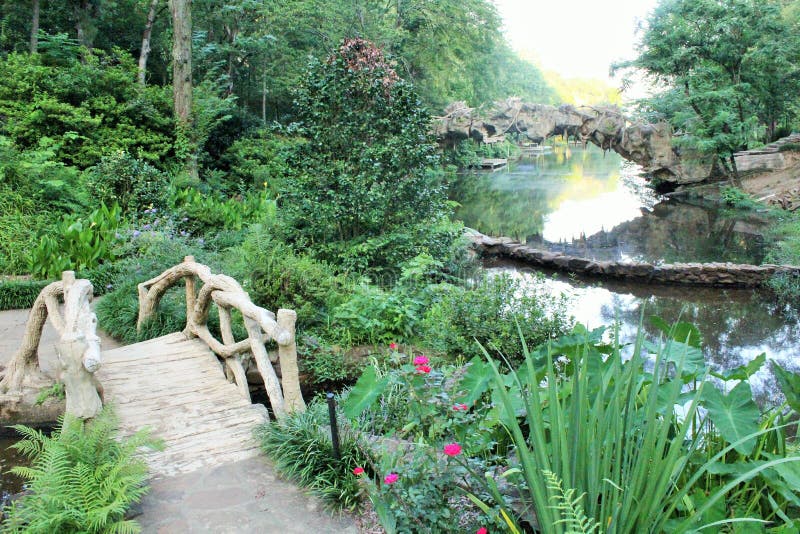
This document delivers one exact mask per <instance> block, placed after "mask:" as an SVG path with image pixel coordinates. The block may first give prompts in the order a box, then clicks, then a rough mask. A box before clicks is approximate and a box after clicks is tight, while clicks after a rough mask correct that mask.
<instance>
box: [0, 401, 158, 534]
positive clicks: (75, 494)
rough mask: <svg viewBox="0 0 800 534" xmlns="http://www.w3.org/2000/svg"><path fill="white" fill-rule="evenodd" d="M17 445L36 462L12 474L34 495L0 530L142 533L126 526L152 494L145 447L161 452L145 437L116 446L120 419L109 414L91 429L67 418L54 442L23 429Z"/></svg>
mask: <svg viewBox="0 0 800 534" xmlns="http://www.w3.org/2000/svg"><path fill="white" fill-rule="evenodd" d="M13 428H14V429H15V430H16V431H17V432H18V433H20V434H21V435H22V436H23V439H22V440H21V441H19V442H18V443H16V444H15V445H12V447H14V448H15V449H17V450H18V451H20V452H21V453H22V454H24V455H25V456H26V457H28V458H30V459H31V465H30V467H15V468H13V469H12V470H11V471H12V472H13V473H15V474H17V475H19V476H21V477H22V478H24V479H25V480H27V482H28V488H29V490H30V494H29V495H26V496H24V497H23V498H22V499H20V500H19V501H17V502H16V503H14V504H13V505H12V506H10V508H9V509H8V510H6V514H7V515H6V519H5V521H4V522H3V523H2V524H0V530H2V531H3V532H8V533H10V534H18V533H43V534H44V533H51V532H59V533H62V532H63V533H72V532H81V533H89V534H94V533H120V534H129V533H136V532H139V531H140V530H141V529H140V527H139V524H138V523H136V522H135V521H130V520H125V513H126V512H127V510H128V509H129V508H130V507H131V505H132V504H134V503H136V502H139V501H140V500H141V498H142V497H143V496H144V495H145V493H146V492H147V489H148V487H147V485H146V484H145V483H146V481H147V465H146V464H145V463H144V461H143V460H142V459H141V457H140V454H139V451H140V450H141V448H142V447H151V448H156V447H158V444H157V443H155V442H153V441H152V440H151V439H150V438H149V437H148V436H147V434H146V433H145V432H138V433H136V434H134V435H133V436H131V437H129V438H126V439H122V440H117V438H116V428H117V419H116V417H115V416H114V413H113V410H111V409H110V408H108V407H107V408H105V409H104V410H103V411H102V412H101V414H100V415H99V416H98V417H97V418H96V419H94V420H93V421H92V422H91V423H84V422H82V421H81V420H78V419H71V418H62V419H61V420H59V429H58V430H57V431H55V432H54V433H53V434H52V436H49V437H48V436H46V435H44V434H43V433H42V432H40V431H38V430H34V429H31V428H28V427H25V426H22V425H17V426H15V427H13Z"/></svg>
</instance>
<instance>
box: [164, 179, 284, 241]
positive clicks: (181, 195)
mask: <svg viewBox="0 0 800 534" xmlns="http://www.w3.org/2000/svg"><path fill="white" fill-rule="evenodd" d="M170 196H171V199H170V203H171V205H172V209H173V210H174V211H175V212H176V213H177V214H178V216H180V217H182V220H183V222H182V225H181V226H182V227H183V228H185V229H186V230H188V231H190V232H194V233H204V232H209V231H213V230H217V231H219V230H223V229H224V230H241V229H242V228H243V227H244V226H246V225H247V224H249V223H252V222H258V221H265V220H267V221H269V220H271V219H273V218H274V216H275V202H274V201H273V200H270V199H269V198H268V197H267V194H266V193H265V192H254V193H248V194H246V195H244V196H240V197H238V198H223V197H220V196H218V195H216V194H214V193H208V194H203V193H201V192H200V191H198V190H196V189H192V188H185V189H173V190H172V191H171V192H170Z"/></svg>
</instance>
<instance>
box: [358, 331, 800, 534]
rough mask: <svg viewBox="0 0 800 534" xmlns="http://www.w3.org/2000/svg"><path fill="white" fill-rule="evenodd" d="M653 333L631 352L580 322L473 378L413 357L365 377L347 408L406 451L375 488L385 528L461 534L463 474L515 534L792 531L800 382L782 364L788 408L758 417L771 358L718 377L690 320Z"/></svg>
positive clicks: (490, 512) (474, 364)
mask: <svg viewBox="0 0 800 534" xmlns="http://www.w3.org/2000/svg"><path fill="white" fill-rule="evenodd" d="M654 324H655V325H656V326H657V328H658V329H660V330H661V332H662V335H663V336H664V337H662V340H661V342H660V343H654V342H651V341H649V340H647V339H644V337H643V333H642V332H641V331H640V334H639V336H638V337H637V340H636V342H635V345H634V348H633V353H632V354H629V355H625V356H624V355H623V354H622V350H621V349H622V348H623V347H622V346H621V345H620V344H619V343H618V342H617V341H616V339H617V337H616V334H613V335H612V339H613V340H614V341H612V342H611V343H607V342H605V341H603V337H604V336H603V329H598V330H595V331H587V330H586V329H585V328H583V327H580V326H579V327H576V329H575V330H574V331H573V333H572V334H571V335H569V336H565V337H562V338H559V339H557V340H555V341H553V342H551V343H548V344H547V345H545V346H542V347H539V348H536V349H533V348H531V349H530V350H529V349H528V348H527V347H525V348H524V353H525V357H524V361H523V363H522V365H521V366H520V367H519V368H517V367H516V366H513V367H511V368H509V369H506V368H504V367H503V366H500V365H498V364H497V363H496V362H495V360H494V359H493V358H491V357H489V354H488V353H486V354H485V357H486V360H482V359H480V358H476V359H474V360H473V361H471V362H469V363H468V365H467V366H466V368H465V369H457V368H455V369H454V368H453V367H452V366H447V365H442V364H440V363H438V362H435V361H432V360H430V359H429V358H427V357H425V356H421V355H417V356H413V355H409V356H405V355H402V354H398V355H397V356H399V361H398V362H397V363H399V365H398V366H397V367H395V368H393V369H389V370H388V371H384V370H383V369H376V368H367V369H366V370H365V371H364V373H363V375H362V376H361V378H359V380H358V382H357V384H356V385H355V386H354V387H353V389H352V390H351V391H350V393H349V395H348V397H347V398H346V400H345V402H344V411H345V413H346V414H347V415H348V417H350V418H351V420H353V421H354V424H357V425H359V427H360V428H363V429H364V430H366V431H367V432H370V433H375V434H379V435H384V436H387V437H389V436H390V437H391V438H392V439H394V440H397V439H402V440H404V441H402V442H401V443H407V444H408V446H409V447H410V449H405V450H402V452H401V453H400V454H399V455H398V454H396V449H395V448H386V449H381V459H380V461H379V462H378V465H379V466H380V467H379V469H378V471H377V472H376V473H375V475H374V476H375V478H376V480H373V481H371V482H369V483H368V486H367V487H368V491H369V495H370V499H371V500H372V502H373V504H374V505H375V508H376V511H378V513H379V515H380V516H381V521H382V523H383V525H384V526H385V527H387V531H388V532H395V531H397V532H402V531H406V530H408V529H411V530H414V529H415V527H414V526H413V525H414V524H415V522H418V521H422V522H423V523H417V524H424V525H425V527H426V528H430V529H431V531H432V532H448V531H451V527H448V525H447V521H450V525H452V524H453V523H454V522H455V521H457V520H459V519H462V520H463V519H464V518H463V513H464V506H463V504H462V503H459V502H458V501H457V499H455V496H456V495H458V493H455V494H454V493H452V484H448V483H447V481H449V480H452V479H453V477H456V478H457V479H458V480H459V481H460V482H459V484H460V485H461V486H462V488H464V490H463V492H464V493H466V494H467V495H469V496H470V500H471V501H472V502H473V503H476V504H477V505H478V506H479V507H480V509H481V510H482V511H483V512H484V513H485V515H484V516H483V517H482V520H483V521H485V522H487V523H488V524H490V525H493V526H494V527H495V528H498V529H499V528H504V529H508V530H510V531H512V532H522V531H523V530H524V529H529V528H531V526H532V525H539V528H540V529H541V531H542V532H551V533H566V532H616V533H621V532H625V533H638V532H695V531H697V530H702V529H703V527H709V528H710V527H718V528H719V527H722V526H723V525H726V524H730V525H731V526H735V525H737V524H739V523H750V524H753V525H756V524H759V523H764V522H771V523H773V524H774V525H775V529H776V530H774V531H775V532H784V531H785V532H791V531H792V529H793V528H794V525H795V524H796V521H798V519H800V499H799V498H798V497H799V496H798V494H797V487H796V486H794V485H793V481H794V480H795V477H796V473H797V468H798V465H800V454H798V451H797V448H796V445H794V444H792V442H791V438H790V436H792V435H793V432H794V430H795V429H796V422H792V421H796V420H795V419H794V418H795V417H796V414H795V413H793V412H792V410H796V409H797V408H799V407H800V399H799V398H798V394H799V393H800V381H799V380H800V378H799V377H798V375H796V374H792V373H788V372H786V371H785V370H783V369H781V368H780V367H778V366H774V371H775V373H776V375H777V377H778V381H779V383H780V385H781V387H782V389H783V391H784V394H785V396H786V402H785V403H784V404H783V405H780V406H771V407H767V408H766V409H765V410H763V411H762V410H760V409H759V407H758V406H757V405H756V404H755V402H754V401H753V398H752V392H751V386H750V377H752V376H753V375H754V374H755V373H757V372H758V371H759V369H760V368H761V366H762V365H763V364H764V362H765V357H764V356H763V355H762V356H760V357H758V358H756V359H755V360H754V361H752V362H751V363H749V364H747V365H745V366H742V367H739V368H735V369H731V370H728V371H726V372H711V371H709V370H708V369H707V368H706V367H705V363H704V361H703V355H702V352H701V350H700V345H699V343H700V334H699V332H698V331H697V329H696V328H695V327H694V326H692V325H690V324H686V323H678V324H676V325H674V326H672V327H669V326H667V325H666V324H665V323H664V322H663V321H661V320H658V319H655V320H654ZM712 375H713V376H714V377H715V378H716V379H718V380H719V381H720V387H719V388H718V387H717V386H715V385H714V384H713V383H711V382H710V381H709V378H710V376H712ZM679 407H680V408H679ZM435 451H441V452H440V453H439V454H440V455H441V454H443V455H444V456H445V457H449V459H448V461H447V462H445V463H442V462H441V456H440V458H439V459H437V455H436V452H435ZM484 474H485V476H484ZM364 476H373V475H372V474H371V473H365V474H364ZM442 483H444V484H443V485H437V484H442ZM419 496H427V498H426V499H425V500H424V502H425V504H426V506H425V507H424V511H425V512H424V517H419V516H417V515H416V513H417V510H418V509H419V508H420V507H422V504H421V503H420V501H418V500H416V498H417V497H419ZM520 498H521V501H520V500H519V499H520ZM467 517H469V514H467ZM415 518H418V519H415ZM440 520H441V521H442V522H441V523H439V521H440ZM467 520H468V519H467Z"/></svg>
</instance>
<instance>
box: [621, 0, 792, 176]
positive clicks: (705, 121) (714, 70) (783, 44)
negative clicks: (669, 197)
mask: <svg viewBox="0 0 800 534" xmlns="http://www.w3.org/2000/svg"><path fill="white" fill-rule="evenodd" d="M780 7H781V6H780V4H779V3H778V2H776V1H774V0H662V1H661V2H660V3H659V5H658V6H657V7H656V9H655V10H654V11H653V13H652V15H651V16H650V19H649V20H648V23H647V27H646V29H645V31H644V34H643V36H642V39H641V42H640V43H639V57H638V58H636V59H635V60H633V61H631V62H628V63H625V64H623V65H622V66H623V67H635V68H638V69H641V70H643V71H644V72H645V74H647V75H648V76H649V77H650V78H651V79H653V80H654V81H656V82H658V83H661V84H666V85H667V87H668V90H667V91H665V92H664V93H663V94H661V95H659V96H658V97H656V98H655V99H652V100H650V101H649V102H648V103H647V104H648V105H649V107H650V108H651V109H652V110H654V111H655V112H657V113H660V114H661V115H662V116H664V117H666V118H667V119H668V120H669V121H670V122H671V123H672V124H673V126H674V127H675V129H676V130H677V131H678V132H679V133H683V134H685V135H683V136H682V137H680V138H679V139H680V143H681V145H683V146H684V147H688V148H691V149H698V150H700V151H701V152H704V153H709V154H714V155H716V156H717V157H718V161H719V164H720V167H721V170H722V171H723V172H725V173H726V174H728V175H735V174H736V165H735V161H734V158H733V153H734V152H736V151H738V150H742V149H746V148H748V147H749V146H752V145H754V144H756V143H759V142H762V141H769V140H771V139H772V138H773V137H774V135H775V134H776V132H777V131H778V128H777V125H778V124H779V123H780V122H784V123H786V122H790V121H791V119H792V118H793V114H794V113H795V111H794V109H793V106H792V103H793V102H794V101H795V100H796V95H797V93H798V90H800V68H798V60H799V59H800V36H799V35H798V33H797V32H795V31H793V30H792V28H791V27H790V25H789V24H787V21H786V19H784V18H783V17H782V16H781V10H780Z"/></svg>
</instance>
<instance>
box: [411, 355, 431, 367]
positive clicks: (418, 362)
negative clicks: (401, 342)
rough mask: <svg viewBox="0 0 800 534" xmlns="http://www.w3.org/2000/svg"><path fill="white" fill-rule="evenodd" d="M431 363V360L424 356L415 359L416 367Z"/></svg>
mask: <svg viewBox="0 0 800 534" xmlns="http://www.w3.org/2000/svg"><path fill="white" fill-rule="evenodd" d="M428 363H430V360H429V359H428V357H427V356H425V355H424V354H420V355H419V356H417V357H416V358H414V365H426V364H428Z"/></svg>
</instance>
